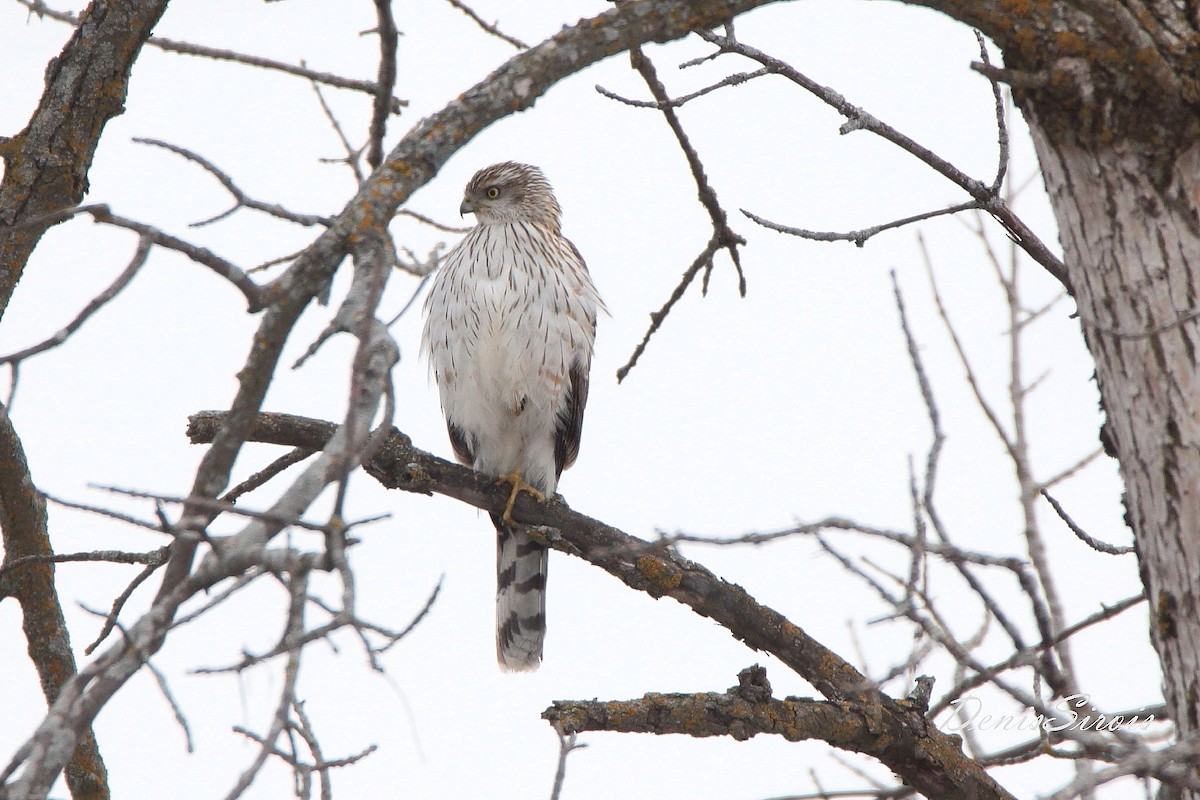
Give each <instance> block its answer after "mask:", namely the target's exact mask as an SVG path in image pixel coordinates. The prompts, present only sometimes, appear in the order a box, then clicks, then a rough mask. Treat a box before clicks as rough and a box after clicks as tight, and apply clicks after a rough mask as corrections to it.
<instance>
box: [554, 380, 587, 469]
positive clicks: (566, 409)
mask: <svg viewBox="0 0 1200 800" xmlns="http://www.w3.org/2000/svg"><path fill="white" fill-rule="evenodd" d="M587 398H588V368H587V367H586V366H585V365H584V364H582V363H580V362H579V361H576V362H575V363H573V364H572V365H571V384H570V388H569V389H568V390H567V402H566V405H564V406H563V409H562V411H560V412H559V414H558V420H557V424H556V425H555V427H554V466H555V470H556V472H557V474H559V475H561V474H562V471H563V470H564V469H566V468H567V467H569V466H571V465H572V464H574V463H575V459H576V457H577V456H578V455H579V439H580V437H581V436H582V434H583V408H584V406H586V405H587Z"/></svg>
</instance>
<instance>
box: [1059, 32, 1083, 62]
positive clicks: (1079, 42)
mask: <svg viewBox="0 0 1200 800" xmlns="http://www.w3.org/2000/svg"><path fill="white" fill-rule="evenodd" d="M1053 38H1054V43H1055V44H1056V45H1058V48H1059V50H1060V51H1061V52H1062V54H1063V55H1067V56H1078V55H1083V54H1084V53H1086V52H1088V50H1089V48H1090V43H1089V42H1088V40H1087V39H1086V38H1084V37H1083V36H1080V35H1079V34H1078V33H1076V32H1075V31H1058V32H1057V33H1055V34H1053Z"/></svg>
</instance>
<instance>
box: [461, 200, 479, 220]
mask: <svg viewBox="0 0 1200 800" xmlns="http://www.w3.org/2000/svg"><path fill="white" fill-rule="evenodd" d="M474 210H475V204H474V203H472V202H471V201H470V200H467V199H466V198H463V201H462V205H460V206H459V207H458V215H459V216H460V217H461V216H462V215H463V214H466V213H468V212H473V211H474Z"/></svg>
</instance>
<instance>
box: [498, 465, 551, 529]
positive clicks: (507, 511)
mask: <svg viewBox="0 0 1200 800" xmlns="http://www.w3.org/2000/svg"><path fill="white" fill-rule="evenodd" d="M496 483H507V484H510V485H511V486H512V491H511V492H509V494H508V502H507V503H505V504H504V514H502V515H501V519H503V520H504V522H505V523H506V524H508V525H512V524H513V523H514V522H515V520H514V519H513V518H512V510H513V505H515V504H516V502H517V495H519V494H520V493H521V492H525V494H527V495H530V496H531V497H533V499H535V500H537V501H538V502H539V503H541V502H544V501H545V500H546V495H544V494H542V493H541V492H539V491H538V490H537V489H535V488H533V487H532V486H530V485H529V484H528V483H526V482H525V478H524V476H522V475H521V471H520V470H515V469H514V470H513V471H512V472H509V473H508V474H506V475H501V476H500V477H499V478H497V479H496Z"/></svg>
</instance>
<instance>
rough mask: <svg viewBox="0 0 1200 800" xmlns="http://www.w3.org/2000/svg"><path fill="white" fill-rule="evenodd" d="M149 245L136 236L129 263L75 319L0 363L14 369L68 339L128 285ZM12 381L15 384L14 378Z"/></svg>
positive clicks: (142, 260) (10, 400)
mask: <svg viewBox="0 0 1200 800" xmlns="http://www.w3.org/2000/svg"><path fill="white" fill-rule="evenodd" d="M150 247H151V242H150V240H149V239H148V238H147V237H145V236H140V237H138V244H137V250H136V251H134V254H133V258H131V259H130V260H129V264H128V265H127V266H126V267H125V269H124V270H122V272H121V274H120V275H118V276H117V278H116V280H114V281H113V282H112V283H111V284H109V286H108V288H107V289H105V290H104V291H103V292H101V293H100V294H98V295H96V296H95V297H93V298H92V299H91V300H90V301H89V302H88V304H87V305H86V306H84V307H83V310H82V311H80V312H79V313H78V314H77V315H76V316H75V319H73V320H71V321H70V322H68V323H67V324H66V326H65V327H63V328H62V329H61V330H59V331H58V332H57V333H55V334H54V335H53V336H51V337H50V338H49V339H46V340H44V341H42V342H39V343H38V344H35V345H32V346H30V347H26V348H25V349H24V350H18V351H17V352H15V353H11V354H9V355H7V356H0V364H6V363H7V364H12V365H13V367H14V369H15V368H16V364H17V363H18V362H20V361H22V360H23V359H26V358H29V357H30V356H33V355H37V354H38V353H44V352H45V351H47V350H50V349H51V348H54V347H58V346H59V345H60V344H62V343H63V342H65V341H66V340H67V339H69V338H70V337H71V334H73V333H75V331H77V330H79V329H80V328H81V327H82V326H83V323H85V322H87V321H88V319H90V318H91V316H92V315H93V314H95V313H96V312H97V311H99V310H100V309H101V308H103V307H104V305H105V304H107V303H108V302H109V301H110V300H112V299H113V298H114V297H116V296H117V295H118V294H120V292H121V290H122V289H124V288H125V287H126V286H128V285H129V282H130V281H131V280H133V276H134V275H136V274H137V272H138V270H140V269H141V268H142V266H143V265H144V264H145V263H146V258H147V257H148V256H149V255H150ZM13 383H14V385H15V383H16V381H15V379H14V381H13ZM8 405H9V406H10V407H11V406H12V398H11V397H10V398H9V403H8Z"/></svg>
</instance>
